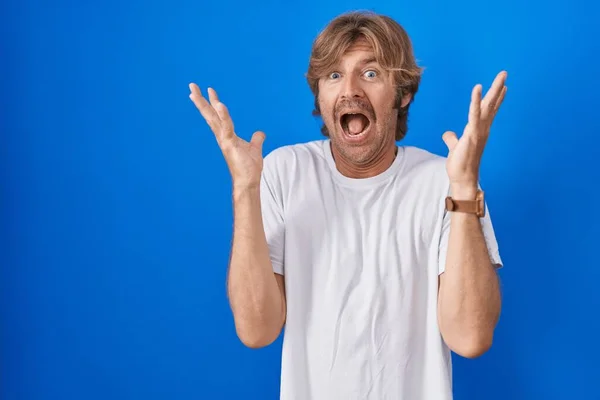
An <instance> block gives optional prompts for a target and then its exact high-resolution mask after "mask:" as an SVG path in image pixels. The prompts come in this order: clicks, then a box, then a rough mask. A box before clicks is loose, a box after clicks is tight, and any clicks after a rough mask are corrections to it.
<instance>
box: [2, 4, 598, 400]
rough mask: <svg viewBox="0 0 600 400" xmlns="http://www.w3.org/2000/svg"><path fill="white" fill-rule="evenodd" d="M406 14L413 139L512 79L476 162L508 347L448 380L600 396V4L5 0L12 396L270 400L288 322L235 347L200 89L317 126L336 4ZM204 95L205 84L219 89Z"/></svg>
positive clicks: (8, 395) (8, 390) (463, 364)
mask: <svg viewBox="0 0 600 400" xmlns="http://www.w3.org/2000/svg"><path fill="white" fill-rule="evenodd" d="M352 9H371V10H375V11H378V12H382V13H386V14H389V15H391V16H392V17H394V18H396V19H397V20H398V21H399V22H400V23H401V24H403V25H404V26H405V28H406V29H407V30H408V32H409V34H410V35H411V37H412V40H413V44H414V47H415V52H416V55H417V58H418V59H419V63H420V65H422V66H423V67H425V68H426V70H425V73H424V75H423V80H422V86H421V88H420V90H419V93H418V94H417V97H416V100H415V103H414V105H413V106H412V111H411V114H410V122H409V123H410V130H409V134H408V136H407V138H406V140H405V142H404V143H405V144H411V145H417V146H421V147H424V148H426V149H428V150H430V151H432V152H434V153H438V154H443V155H445V154H446V148H445V145H444V143H443V142H442V140H441V135H442V133H443V132H444V131H445V130H448V129H451V130H457V131H458V132H461V131H462V128H463V127H464V124H465V122H466V117H467V111H468V105H469V96H470V91H471V89H472V87H473V85H475V84H477V83H482V84H484V85H485V86H488V85H489V84H490V83H491V81H492V79H493V78H494V76H495V75H496V73H497V72H499V71H500V70H502V69H506V70H507V71H508V72H509V78H508V87H509V89H508V93H507V97H506V100H505V103H504V105H503V106H502V109H501V111H500V113H499V115H498V117H497V119H496V122H495V124H494V126H493V130H492V133H491V137H490V140H489V143H488V147H487V149H486V152H485V154H484V159H483V165H482V184H483V186H484V188H485V189H486V191H487V196H488V197H487V198H488V203H489V206H490V209H491V212H492V214H493V219H494V226H495V228H496V232H497V237H498V241H499V243H500V249H501V254H502V257H503V259H504V262H505V265H506V266H505V268H504V269H503V270H502V272H501V277H502V283H503V294H504V309H503V314H502V318H501V321H500V324H499V327H498V330H497V335H496V339H495V343H494V346H493V348H492V350H490V352H489V353H487V354H486V355H484V356H483V357H481V358H479V359H476V360H465V359H461V358H460V357H455V373H454V376H455V396H456V399H457V400H462V399H464V400H466V399H487V400H496V399H544V400H550V399H600V384H599V383H598V382H599V379H600V366H599V365H600V364H599V363H598V359H599V358H600V344H599V340H598V338H599V336H600V321H599V320H600V312H599V311H598V309H599V307H600V296H599V294H598V284H599V279H600V272H599V271H600V265H599V263H598V256H597V253H598V247H599V244H598V239H599V237H600V229H599V223H600V217H599V216H598V204H599V202H598V198H597V194H598V185H599V184H600V183H599V182H600V179H599V177H600V173H599V168H598V148H599V146H600V140H599V139H598V135H599V133H600V124H599V123H598V117H599V114H600V111H599V106H600V101H599V100H598V96H599V93H600V87H599V86H600V85H598V72H597V71H598V70H599V68H600V62H599V56H598V53H599V51H600V49H599V47H598V43H597V42H598V39H599V38H600V28H598V27H597V26H595V25H594V24H595V23H596V22H597V19H598V7H597V6H596V5H594V4H593V2H592V1H584V0H578V1H573V2H570V3H569V2H567V1H566V0H562V1H559V2H546V1H539V0H537V1H528V2H523V3H521V4H519V2H517V1H514V0H510V1H505V2H502V3H498V2H495V3H486V2H482V1H475V0H463V1H452V2H450V1H441V0H439V1H433V0H426V1H419V2H416V1H413V2H408V1H388V2H386V1H375V0H373V1H370V2H359V1H350V0H348V1H342V2H333V1H332V2H328V1H322V0H320V1H312V0H307V1H304V2H302V3H300V2H297V3H293V4H292V3H290V4H287V3H286V2H284V1H283V0H280V1H274V0H273V1H257V2H251V3H250V2H248V3H246V2H241V1H240V2H235V1H233V0H220V1H214V2H213V1H202V0H201V1H194V2H193V1H180V2H173V3H169V2H167V1H164V0H163V1H159V0H154V1H144V2H142V1H129V2H123V3H121V2H117V1H114V0H111V1H95V2H92V1H64V0H63V1H60V0H59V1H55V2H42V1H36V0H21V1H19V2H17V1H12V2H3V3H2V5H0V37H1V42H0V43H1V47H0V68H1V75H0V85H1V86H0V129H1V143H0V154H1V157H0V163H1V166H0V167H1V169H0V171H1V199H0V201H1V203H0V204H1V206H2V208H1V209H2V224H1V234H2V242H1V243H2V248H1V252H0V254H1V257H2V258H1V264H0V268H1V275H0V285H1V286H0V311H1V326H0V339H1V341H0V374H1V375H0V398H2V399H3V400H42V399H44V400H46V399H61V400H75V399H77V400H84V399H85V400H96V399H103V400H104V399H118V400H120V399H144V400H154V399H178V400H179V399H261V400H263V399H264V400H268V399H276V398H278V392H279V367H280V350H281V339H280V340H278V341H277V342H276V343H275V344H273V345H272V346H270V347H268V348H266V349H262V350H250V349H247V348H245V347H243V346H242V344H241V343H240V342H239V341H238V340H237V338H236V335H235V331H234V327H233V322H232V318H231V314H230V311H229V307H228V304H227V299H226V296H225V276H226V268H227V261H228V252H229V245H230V239H231V228H232V210H231V197H230V195H231V188H230V178H229V173H228V170H227V168H226V165H225V162H224V160H223V158H222V156H221V153H220V151H219V149H218V147H217V145H216V143H215V141H214V137H213V135H212V133H211V132H210V130H209V129H208V126H207V125H206V124H205V122H204V121H203V119H202V118H201V116H200V114H199V113H198V112H197V110H196V109H195V108H194V107H193V104H192V103H191V102H190V100H189V98H188V93H189V91H188V83H189V82H191V81H194V82H197V83H198V84H199V85H200V87H201V88H202V89H203V91H204V92H205V90H206V87H207V86H212V87H214V88H216V89H217V90H218V92H219V94H220V96H221V98H222V100H223V101H224V102H225V103H226V104H227V105H228V106H229V108H230V112H231V114H232V116H233V117H234V120H235V123H236V128H237V132H238V133H239V135H241V136H242V137H244V138H249V137H250V135H251V134H252V132H254V131H255V130H259V129H260V130H264V131H265V132H266V134H267V140H266V142H265V152H269V151H271V150H272V149H274V148H276V147H279V146H282V145H285V144H291V143H296V142H303V141H308V140H313V139H320V138H321V136H320V132H319V127H320V123H319V121H316V120H315V119H313V117H312V116H311V111H312V106H313V99H312V97H311V94H310V91H309V89H308V87H307V85H306V82H305V80H304V73H305V71H306V67H307V62H308V57H309V52H310V48H311V43H312V40H313V39H314V37H315V35H316V34H317V33H318V32H319V30H321V29H322V28H323V27H324V26H325V24H326V23H327V22H328V21H329V20H330V19H331V18H333V17H334V16H336V15H337V14H339V13H341V12H344V11H348V10H352ZM205 93H206V92H205Z"/></svg>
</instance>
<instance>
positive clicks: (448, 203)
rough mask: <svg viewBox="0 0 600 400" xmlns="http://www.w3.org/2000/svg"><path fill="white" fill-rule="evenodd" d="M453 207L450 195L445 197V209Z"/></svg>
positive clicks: (452, 209)
mask: <svg viewBox="0 0 600 400" xmlns="http://www.w3.org/2000/svg"><path fill="white" fill-rule="evenodd" d="M454 208H455V207H454V200H452V197H450V196H448V197H446V210H448V211H454Z"/></svg>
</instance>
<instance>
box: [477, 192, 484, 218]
mask: <svg viewBox="0 0 600 400" xmlns="http://www.w3.org/2000/svg"><path fill="white" fill-rule="evenodd" d="M476 200H477V216H478V217H479V218H482V217H484V216H485V194H484V193H483V191H482V190H480V191H478V192H477V199H476Z"/></svg>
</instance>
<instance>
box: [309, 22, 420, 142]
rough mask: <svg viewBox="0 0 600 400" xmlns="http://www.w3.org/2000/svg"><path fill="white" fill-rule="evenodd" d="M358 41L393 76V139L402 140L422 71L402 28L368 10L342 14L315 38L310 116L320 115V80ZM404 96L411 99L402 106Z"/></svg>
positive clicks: (310, 83)
mask: <svg viewBox="0 0 600 400" xmlns="http://www.w3.org/2000/svg"><path fill="white" fill-rule="evenodd" d="M359 39H365V40H366V41H367V42H368V43H370V45H371V46H372V47H373V51H374V53H375V58H376V59H377V62H378V63H379V64H380V65H381V67H382V68H384V69H386V70H388V71H391V72H392V73H393V81H394V85H395V86H396V91H397V93H396V108H397V109H398V123H397V127H396V140H401V139H403V138H404V137H405V136H406V132H407V130H408V108H409V106H410V104H411V103H412V101H413V99H414V95H415V94H416V93H417V90H418V88H419V83H420V81H421V74H422V71H423V69H422V68H421V67H419V66H418V65H417V63H416V60H415V57H414V55H413V48H412V43H411V41H410V38H409V37H408V34H407V33H406V31H405V30H404V28H403V27H402V26H401V25H400V24H398V23H397V22H396V21H394V20H393V19H392V18H390V17H387V16H385V15H379V14H375V13H373V12H370V11H353V12H349V13H345V14H342V15H340V16H338V17H336V18H335V19H333V20H332V21H331V22H330V23H329V24H328V25H327V26H326V27H325V29H324V30H323V31H322V32H321V33H320V34H319V35H318V36H317V38H316V39H315V41H314V43H313V47H312V52H311V55H310V61H309V66H308V72H307V74H306V79H307V81H308V85H309V86H310V89H311V91H312V93H313V95H314V96H315V110H314V111H313V115H315V116H320V115H321V110H320V107H319V101H318V97H319V79H320V78H322V77H324V76H325V75H326V74H328V73H329V72H330V71H331V69H332V68H334V66H335V65H336V64H337V63H338V62H339V60H340V59H341V58H342V56H343V55H344V53H345V52H346V51H347V50H348V48H349V47H350V46H351V45H353V44H354V43H355V42H356V41H357V40H359ZM407 94H410V95H412V96H411V100H410V102H409V103H408V104H407V105H406V106H405V107H402V99H403V97H404V96H406V95H407ZM321 131H322V132H323V134H324V135H325V136H328V135H329V133H328V131H327V128H326V127H325V125H323V127H322V129H321Z"/></svg>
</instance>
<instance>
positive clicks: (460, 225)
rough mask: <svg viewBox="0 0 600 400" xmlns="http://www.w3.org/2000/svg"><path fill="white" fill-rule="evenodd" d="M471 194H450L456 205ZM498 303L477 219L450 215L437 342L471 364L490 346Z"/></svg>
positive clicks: (495, 279)
mask: <svg viewBox="0 0 600 400" xmlns="http://www.w3.org/2000/svg"><path fill="white" fill-rule="evenodd" d="M476 190H477V189H476V188H475V189H470V190H467V191H466V192H465V191H463V192H462V193H461V191H459V190H456V191H455V193H456V195H455V196H454V197H455V198H456V199H459V198H460V197H462V198H469V199H470V198H474V197H475V194H474V193H475V191H476ZM500 307H501V298H500V288H499V281H498V276H497V272H496V268H495V266H494V265H492V263H491V260H490V256H489V252H488V248H487V245H486V242H485V237H484V235H483V231H482V227H481V223H480V221H479V217H477V216H476V215H472V214H465V213H452V215H451V222H450V234H449V239H448V250H447V256H446V267H445V272H444V273H442V274H441V275H440V287H439V295H438V310H439V313H438V319H439V326H440V330H441V333H442V336H443V338H444V340H445V342H446V343H447V344H448V346H449V347H450V348H451V349H452V350H453V351H454V352H455V353H457V354H459V355H461V356H463V357H468V358H473V357H478V356H480V355H482V354H483V353H485V352H486V351H487V350H488V349H489V347H490V346H491V344H492V338H493V334H494V329H495V327H496V324H497V322H498V318H499V315H500Z"/></svg>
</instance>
